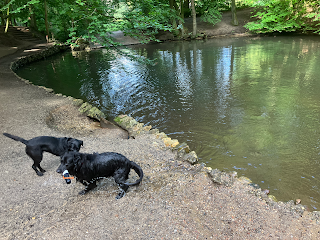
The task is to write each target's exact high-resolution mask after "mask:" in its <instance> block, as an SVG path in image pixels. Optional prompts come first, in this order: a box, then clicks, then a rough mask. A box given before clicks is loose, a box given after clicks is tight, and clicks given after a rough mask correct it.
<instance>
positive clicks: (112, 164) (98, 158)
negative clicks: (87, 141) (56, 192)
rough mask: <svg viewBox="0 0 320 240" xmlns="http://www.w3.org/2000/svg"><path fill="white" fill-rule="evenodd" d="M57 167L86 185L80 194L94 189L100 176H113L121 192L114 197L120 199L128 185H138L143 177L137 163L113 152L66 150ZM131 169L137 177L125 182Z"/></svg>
mask: <svg viewBox="0 0 320 240" xmlns="http://www.w3.org/2000/svg"><path fill="white" fill-rule="evenodd" d="M59 168H60V169H62V170H68V171H69V173H70V174H71V175H73V176H76V178H77V181H79V182H81V183H82V184H83V185H85V186H86V188H85V189H84V190H82V191H81V192H79V194H80V195H83V194H86V193H87V192H89V191H90V190H92V189H94V188H95V187H96V186H97V184H96V182H97V181H98V180H99V179H100V178H104V177H106V178H107V177H113V178H114V180H115V182H116V183H117V184H118V185H119V186H120V188H121V192H120V193H119V194H118V196H117V197H116V199H120V198H122V197H123V196H124V195H125V192H126V191H127V190H128V188H129V186H134V185H138V184H139V183H140V182H141V181H142V178H143V171H142V169H141V167H140V166H139V165H138V164H136V163H134V162H132V161H130V160H129V159H128V158H126V157H125V156H123V155H122V154H120V153H115V152H105V153H101V154H98V153H94V154H87V153H79V152H68V153H65V154H64V155H63V156H61V165H60V166H59ZM131 169H133V170H134V171H135V172H136V173H137V174H138V176H139V179H138V180H137V181H136V182H134V183H126V180H127V179H128V176H129V173H130V170H131Z"/></svg>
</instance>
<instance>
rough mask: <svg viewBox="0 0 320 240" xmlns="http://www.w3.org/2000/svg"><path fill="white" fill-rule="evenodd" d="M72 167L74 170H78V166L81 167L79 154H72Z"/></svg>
mask: <svg viewBox="0 0 320 240" xmlns="http://www.w3.org/2000/svg"><path fill="white" fill-rule="evenodd" d="M73 165H74V167H75V169H78V168H80V166H82V161H81V154H79V153H73Z"/></svg>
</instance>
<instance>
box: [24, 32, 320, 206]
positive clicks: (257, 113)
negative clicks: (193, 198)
mask: <svg viewBox="0 0 320 240" xmlns="http://www.w3.org/2000/svg"><path fill="white" fill-rule="evenodd" d="M319 40H320V39H319V37H299V36H297V37H274V38H255V39H249V38H241V39H235V38H232V39H213V40H208V41H194V42H171V43H161V44H152V45H146V46H134V47H132V48H131V49H132V50H133V51H136V53H138V54H140V55H143V56H145V57H149V58H152V59H154V58H156V59H157V60H156V64H155V65H154V66H150V65H146V64H143V63H140V62H135V61H131V60H129V59H128V58H126V57H121V56H117V57H116V58H114V57H112V55H110V54H108V53H107V52H106V51H105V50H99V51H93V52H90V53H88V54H84V56H82V57H73V56H72V55H71V53H65V54H61V55H57V56H54V57H51V58H48V59H47V60H45V61H42V62H37V63H33V64H31V65H29V66H27V67H24V68H22V69H20V70H19V71H18V74H19V75H20V76H21V77H23V78H26V79H29V80H30V81H32V82H33V83H35V84H38V85H44V86H46V87H50V88H53V89H54V90H55V92H58V93H63V94H66V95H71V96H73V97H75V98H82V99H84V100H86V101H88V102H91V103H92V104H94V105H95V106H97V107H99V108H100V109H101V110H103V111H104V112H106V113H107V114H108V115H109V116H110V117H114V116H116V115H119V114H129V115H131V116H133V117H134V118H136V119H137V120H138V121H140V122H144V123H145V124H148V125H149V124H151V125H152V126H153V127H155V128H158V129H159V130H160V131H164V132H165V133H167V134H168V135H169V136H170V137H172V138H177V139H178V140H179V141H180V142H183V141H185V142H187V143H188V145H189V146H190V147H191V148H192V149H193V150H195V151H196V152H197V154H198V156H199V157H200V159H201V161H202V162H205V163H206V164H207V165H208V166H211V167H213V168H219V169H221V170H222V169H224V170H230V171H237V172H238V175H245V176H247V177H249V178H251V179H252V180H253V182H255V183H257V184H259V185H260V186H261V187H262V188H268V189H270V191H271V194H273V195H275V196H276V197H277V198H278V199H279V200H282V201H288V200H290V199H296V198H300V199H302V203H303V204H306V205H308V206H309V207H310V209H319V207H320V190H319V188H320V181H319V174H320V167H319V158H320V138H319V136H320V135H319V133H320V124H319V115H320V94H319V92H320V67H319V66H320V41H319ZM129 157H130V156H129Z"/></svg>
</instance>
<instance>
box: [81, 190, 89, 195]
mask: <svg viewBox="0 0 320 240" xmlns="http://www.w3.org/2000/svg"><path fill="white" fill-rule="evenodd" d="M86 193H87V191H86V190H82V191H80V192H79V195H85V194H86Z"/></svg>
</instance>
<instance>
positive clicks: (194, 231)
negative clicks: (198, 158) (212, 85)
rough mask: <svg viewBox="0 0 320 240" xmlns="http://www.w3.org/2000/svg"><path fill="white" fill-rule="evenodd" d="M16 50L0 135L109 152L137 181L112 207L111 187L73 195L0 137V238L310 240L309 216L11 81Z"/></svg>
mask: <svg viewBox="0 0 320 240" xmlns="http://www.w3.org/2000/svg"><path fill="white" fill-rule="evenodd" d="M26 47H27V44H24V45H21V46H20V49H22V48H26ZM41 47H44V45H42V46H33V48H32V49H33V50H34V49H38V48H41ZM29 50H31V49H29ZM26 52H28V53H30V51H22V50H19V51H17V52H15V53H14V54H12V55H7V56H4V57H2V58H0V73H1V74H0V103H1V104H0V132H8V133H11V134H14V135H18V136H20V137H23V138H25V139H30V138H33V137H35V136H40V135H50V136H56V137H63V136H69V137H76V138H79V139H82V140H83V141H84V147H83V148H82V149H81V152H86V153H92V152H100V153H101V152H105V151H114V152H119V153H121V154H123V155H125V156H127V157H128V158H129V159H130V160H132V161H135V162H137V163H138V164H139V165H140V166H141V167H142V169H143V170H144V174H145V177H144V179H143V181H142V184H141V185H139V186H135V187H131V188H129V191H128V192H127V194H126V195H125V196H124V197H123V198H122V199H120V200H116V199H115V197H116V195H117V193H118V187H117V186H116V184H115V183H114V181H113V179H105V180H102V181H101V182H100V184H99V186H98V188H97V189H95V190H93V191H92V192H90V193H88V194H86V195H84V196H80V195H78V192H79V191H80V190H82V189H83V186H82V185H81V184H79V183H77V182H76V181H72V183H71V184H69V185H67V184H66V183H65V181H64V180H63V179H62V177H61V175H59V174H57V173H56V172H55V170H56V169H57V167H58V165H59V158H58V157H56V156H53V155H51V154H47V153H46V154H44V160H43V161H42V166H43V168H44V169H46V170H47V172H46V173H45V174H44V176H42V177H38V176H37V175H36V174H35V172H34V170H33V169H32V168H31V165H32V161H31V159H30V158H29V157H28V156H27V155H26V154H25V152H24V145H23V144H22V143H19V142H15V141H13V140H11V139H9V138H6V137H5V136H3V135H2V134H1V135H0V149H1V151H0V176H1V182H2V184H1V187H0V190H1V192H2V193H3V195H2V196H1V198H0V209H1V218H0V239H319V238H320V225H319V224H318V222H319V221H318V219H317V218H316V213H310V212H308V211H301V209H300V211H297V210H295V205H293V204H292V203H291V202H288V203H282V202H273V201H269V200H267V201H266V200H263V199H262V198H261V197H257V196H256V195H255V194H254V193H256V191H257V190H256V189H254V188H253V187H252V186H250V185H248V183H247V182H246V181H245V180H243V179H238V178H235V181H234V183H233V184H232V185H229V186H226V185H223V184H217V183H215V182H213V181H212V179H211V178H210V177H209V176H208V174H207V169H206V168H204V166H202V165H199V164H197V165H193V166H192V165H190V164H189V163H187V162H183V161H181V160H180V159H179V158H178V157H177V153H176V152H174V151H172V150H171V149H170V148H167V147H166V146H165V145H164V143H163V142H162V140H161V139H158V138H156V135H153V134H143V135H139V136H137V137H136V138H135V139H127V135H126V132H124V131H123V130H122V129H119V128H111V129H108V128H107V129H102V128H100V127H99V125H98V124H97V123H95V122H92V121H91V120H89V119H87V118H86V117H83V116H82V115H80V114H79V113H78V112H77V111H76V110H75V107H74V106H73V105H72V103H71V100H69V99H67V98H64V97H61V96H57V95H55V94H52V93H48V92H47V91H45V90H44V89H41V88H39V87H36V86H33V85H30V84H26V83H25V82H23V81H21V80H20V79H19V78H18V77H17V76H16V75H15V74H14V73H13V72H12V71H11V70H10V63H11V62H12V61H14V60H15V59H17V58H18V57H19V56H21V55H24V54H25V53H26ZM48 119H50V121H49V122H50V127H49V126H48V124H47V123H48ZM52 119H54V121H53V120H52ZM53 123H56V124H53ZM132 177H135V176H134V174H133V175H132Z"/></svg>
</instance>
